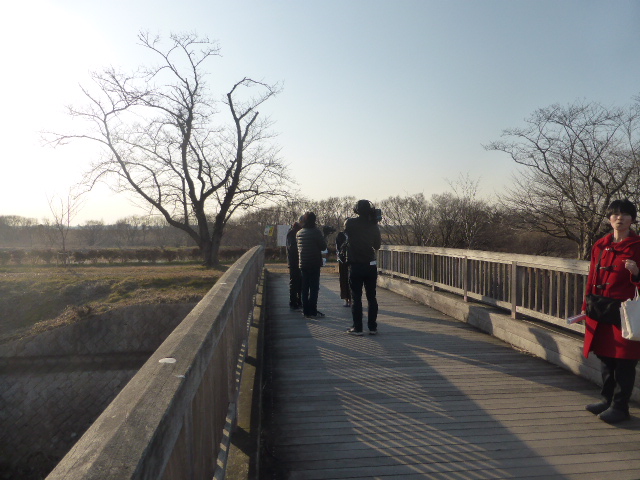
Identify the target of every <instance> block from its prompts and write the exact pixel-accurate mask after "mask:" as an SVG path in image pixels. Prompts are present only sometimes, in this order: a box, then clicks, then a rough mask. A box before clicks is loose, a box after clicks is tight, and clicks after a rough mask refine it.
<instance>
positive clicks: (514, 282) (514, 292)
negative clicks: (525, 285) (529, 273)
mask: <svg viewBox="0 0 640 480" xmlns="http://www.w3.org/2000/svg"><path fill="white" fill-rule="evenodd" d="M517 300H518V262H516V261H515V260H514V261H513V262H511V318H513V319H515V318H517V315H516V308H517V306H518V305H517V303H518V302H517Z"/></svg>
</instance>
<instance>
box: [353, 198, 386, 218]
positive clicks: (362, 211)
mask: <svg viewBox="0 0 640 480" xmlns="http://www.w3.org/2000/svg"><path fill="white" fill-rule="evenodd" d="M353 211H354V212H355V213H357V214H358V215H363V216H366V217H367V218H368V220H369V221H370V222H375V223H378V222H379V221H381V220H382V210H380V209H379V208H375V207H374V205H373V203H371V202H370V201H369V200H358V203H356V205H355V207H353Z"/></svg>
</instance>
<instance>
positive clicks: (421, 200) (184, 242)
mask: <svg viewBox="0 0 640 480" xmlns="http://www.w3.org/2000/svg"><path fill="white" fill-rule="evenodd" d="M473 186H474V185H472V187H473ZM470 192H471V193H470ZM357 200H358V199H357V198H355V197H351V196H347V197H330V198H328V199H325V200H320V201H313V200H308V199H304V198H295V199H288V200H287V201H285V202H283V203H282V204H279V205H275V206H271V207H268V208H258V209H254V210H250V211H246V212H244V213H242V214H237V215H236V217H232V218H231V219H229V221H228V222H227V224H226V226H225V230H224V236H223V238H222V247H221V248H222V250H224V251H223V252H221V253H222V258H226V257H228V255H227V254H226V253H225V252H233V251H234V249H240V250H241V251H246V249H248V248H251V247H253V246H254V245H258V244H262V245H265V246H266V247H270V248H273V252H274V253H273V254H272V255H271V256H273V257H280V256H281V255H282V253H283V252H282V249H281V248H277V244H276V240H277V239H276V236H275V235H272V236H268V235H265V232H266V231H268V229H266V227H267V226H270V225H291V224H292V223H293V222H294V221H296V220H297V219H298V218H299V217H300V215H302V214H303V213H304V212H306V211H314V212H315V213H316V215H317V218H318V223H319V225H320V226H329V227H332V229H334V230H335V231H336V232H338V231H340V230H341V229H342V228H343V225H344V221H345V220H346V219H347V218H349V217H352V216H354V213H353V207H354V205H355V203H356V202H357ZM376 207H379V208H381V209H382V221H381V222H380V228H381V231H382V237H383V243H384V244H392V245H413V246H430V247H443V248H462V249H473V250H487V251H495V252H510V253H523V254H529V255H546V256H554V257H565V258H576V244H575V242H572V241H569V240H567V239H563V238H556V237H554V236H552V235H549V234H545V233H543V232H537V231H533V230H531V229H527V228H526V224H524V223H523V222H522V221H518V216H517V215H514V214H513V212H511V211H509V210H507V209H505V208H504V207H501V206H500V205H499V204H497V203H492V202H489V201H486V200H483V199H479V198H477V197H476V195H475V189H474V188H472V189H471V190H469V189H467V191H465V192H464V194H457V193H444V194H438V195H433V196H432V197H431V198H426V197H424V195H422V194H415V195H408V196H404V197H400V196H396V197H389V198H387V199H384V200H382V201H380V202H376ZM62 235H64V242H63V241H62ZM335 235H336V234H335V233H333V234H331V235H329V236H328V238H327V240H328V243H329V245H330V246H331V247H333V244H334V241H335ZM63 244H64V246H65V247H64V248H62V245H63ZM0 250H2V253H0V262H1V263H5V264H6V263H18V262H21V261H26V259H27V258H31V259H32V260H31V262H37V263H53V262H56V261H58V257H60V255H62V256H63V257H65V258H67V259H71V260H72V261H74V262H76V263H83V262H84V263H86V262H98V261H100V262H122V261H127V262H130V261H134V262H135V261H138V262H153V261H187V260H189V261H190V260H198V255H199V249H198V246H197V245H195V243H194V241H193V239H192V238H191V237H190V236H189V235H188V234H187V233H185V232H184V231H182V230H180V229H177V228H174V227H172V226H170V225H168V224H167V223H166V222H165V220H164V219H163V218H159V217H153V216H146V217H145V216H128V217H125V218H122V219H121V220H118V221H117V222H115V223H114V224H105V223H104V222H103V221H98V220H93V221H87V222H85V223H84V224H83V225H76V226H73V227H67V228H64V227H63V226H61V225H56V224H54V223H50V222H47V221H43V222H38V221H36V220H35V219H30V218H24V217H19V216H0ZM331 250H332V248H330V251H331ZM233 256H234V255H231V257H233Z"/></svg>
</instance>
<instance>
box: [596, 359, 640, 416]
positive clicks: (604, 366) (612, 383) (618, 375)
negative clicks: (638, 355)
mask: <svg viewBox="0 0 640 480" xmlns="http://www.w3.org/2000/svg"><path fill="white" fill-rule="evenodd" d="M598 358H599V359H600V362H601V367H600V368H601V374H602V390H601V393H602V396H603V397H604V399H605V401H607V402H609V403H611V406H612V407H613V408H615V409H616V410H620V411H623V412H627V413H628V412H629V400H630V399H631V393H632V391H633V384H634V382H635V381H636V365H637V364H638V360H628V359H625V358H611V357H601V356H600V355H598Z"/></svg>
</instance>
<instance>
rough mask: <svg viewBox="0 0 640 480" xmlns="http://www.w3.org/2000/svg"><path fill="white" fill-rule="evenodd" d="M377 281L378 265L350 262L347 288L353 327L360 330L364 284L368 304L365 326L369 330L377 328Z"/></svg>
mask: <svg viewBox="0 0 640 480" xmlns="http://www.w3.org/2000/svg"><path fill="white" fill-rule="evenodd" d="M377 281H378V266H377V265H368V264H366V263H352V264H351V265H349V288H350V289H351V316H352V317H353V328H354V329H355V330H356V331H357V332H361V331H362V287H363V286H364V291H365V294H366V295H367V303H368V305H369V308H368V312H367V326H368V327H369V330H370V331H376V330H377V329H378V323H377V318H378V300H376V283H377Z"/></svg>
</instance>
